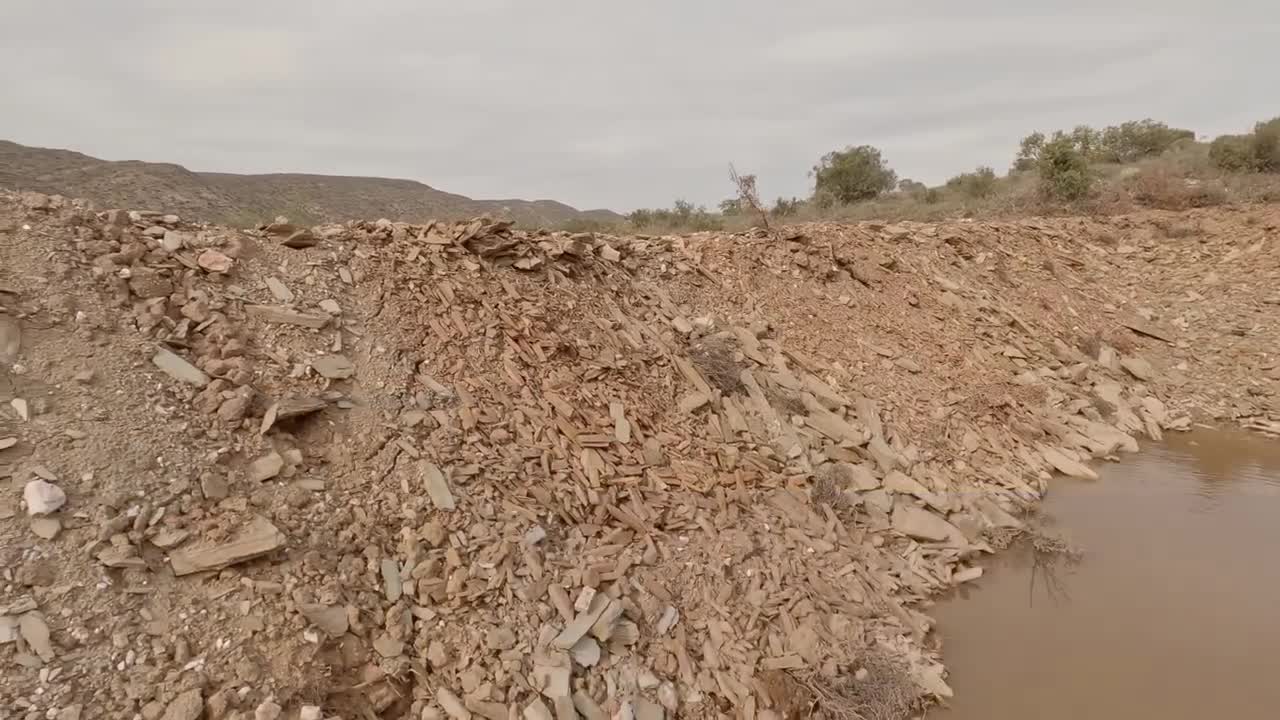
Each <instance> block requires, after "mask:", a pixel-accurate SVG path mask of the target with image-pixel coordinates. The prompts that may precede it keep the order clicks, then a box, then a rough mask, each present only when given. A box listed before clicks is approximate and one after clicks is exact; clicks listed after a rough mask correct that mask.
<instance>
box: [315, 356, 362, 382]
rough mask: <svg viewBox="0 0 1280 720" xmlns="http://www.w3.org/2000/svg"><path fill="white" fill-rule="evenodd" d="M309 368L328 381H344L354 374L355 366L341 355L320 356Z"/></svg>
mask: <svg viewBox="0 0 1280 720" xmlns="http://www.w3.org/2000/svg"><path fill="white" fill-rule="evenodd" d="M311 367H312V369H314V370H315V371H316V372H318V373H320V377H324V378H328V379H330V380H346V379H347V378H349V377H351V376H352V375H355V374H356V367H355V365H352V364H351V361H350V360H348V359H347V358H345V357H343V356H342V355H321V356H320V357H318V358H316V359H315V360H312V361H311Z"/></svg>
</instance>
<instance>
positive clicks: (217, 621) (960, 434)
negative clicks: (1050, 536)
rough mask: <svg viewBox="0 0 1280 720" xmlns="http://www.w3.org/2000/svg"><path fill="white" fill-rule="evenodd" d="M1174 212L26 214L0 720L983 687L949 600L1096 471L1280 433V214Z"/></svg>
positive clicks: (671, 712) (12, 299)
mask: <svg viewBox="0 0 1280 720" xmlns="http://www.w3.org/2000/svg"><path fill="white" fill-rule="evenodd" d="M1162 217H1163V216H1162V215H1160V214H1154V213H1153V214H1149V215H1140V216H1133V217H1120V218H1107V219H1078V218H1063V219H1055V220H1026V221H1021V222H1004V223H983V222H964V223H954V224H940V225H932V224H914V223H903V224H898V225H883V224H860V225H850V226H838V225H821V224H818V225H805V226H798V227H796V228H791V229H788V232H787V233H786V236H785V237H777V236H772V235H768V234H766V233H763V232H753V233H745V234H740V235H734V236H727V235H716V234H699V235H694V236H688V237H651V236H637V237H631V238H616V237H609V236H604V235H598V234H587V233H584V234H568V233H547V232H526V231H523V230H518V229H516V228H513V227H512V226H511V225H510V223H508V222H498V221H493V220H489V219H484V218H482V219H477V220H474V221H471V222H466V223H439V222H437V223H428V224H425V225H415V224H406V223H399V222H394V221H391V220H378V221H376V222H352V223H348V224H345V225H326V226H320V227H316V228H299V227H296V226H293V225H290V224H288V223H287V221H283V220H280V221H278V222H276V223H273V224H271V225H268V226H264V227H263V228H260V229H259V230H256V231H235V230H230V229H226V228H219V227H213V226H206V225H200V224H196V223H191V222H189V221H186V220H184V219H181V218H179V217H177V216H172V215H165V214H163V213H161V212H159V211H121V210H105V211H97V210H94V209H91V208H89V207H88V206H87V205H86V204H85V203H83V202H79V201H70V200H67V199H65V198H58V197H49V196H38V197H37V196H36V194H24V195H4V196H3V197H0V220H6V219H12V220H13V222H10V223H7V224H6V223H0V228H7V229H4V230H0V233H3V234H4V242H3V243H0V360H2V361H3V363H0V400H4V401H5V402H4V403H3V404H0V478H3V479H4V480H5V481H7V483H6V487H8V488H9V490H8V491H7V494H5V495H0V540H2V542H0V547H2V548H3V551H2V552H3V558H4V563H3V564H2V565H0V572H2V573H3V576H2V577H0V663H2V664H3V666H4V668H5V672H4V673H3V674H2V675H0V707H4V708H6V709H9V708H12V709H13V714H14V716H15V717H22V718H24V720H25V719H27V718H30V719H31V720H34V719H35V718H42V717H62V716H65V717H71V716H72V715H69V714H68V713H74V716H76V717H82V718H86V719H89V718H118V717H126V718H127V717H135V716H141V717H145V718H162V719H164V720H187V719H194V718H198V717H205V718H209V719H210V720H218V719H226V720H233V719H234V720H248V719H249V718H255V719H256V718H277V717H286V718H292V717H308V718H330V719H332V718H344V719H346V720H357V719H359V720H367V719H368V718H370V717H374V718H388V719H389V718H412V719H413V720H419V719H420V718H443V717H449V718H500V719H503V720H506V719H508V718H512V717H524V718H530V719H531V720H532V719H538V720H541V719H543V718H556V719H557V720H561V719H563V718H579V717H580V718H588V719H589V720H595V719H597V718H609V717H631V718H645V719H649V718H653V719H655V720H657V719H660V718H664V717H666V718H673V717H681V718H685V717H689V718H700V717H708V718H718V717H759V718H769V717H794V716H800V715H797V713H805V714H807V713H810V712H812V713H814V714H815V715H817V716H824V713H826V715H825V716H828V717H829V716H832V715H833V714H834V713H835V712H836V709H835V708H829V707H828V708H824V707H823V702H828V701H829V699H830V698H833V697H837V696H838V695H839V693H835V692H834V691H833V692H825V691H824V692H817V693H815V692H814V688H817V689H819V690H822V689H824V688H827V689H829V688H837V687H848V683H859V682H883V681H885V676H886V675H889V676H891V677H890V680H892V681H894V682H898V683H899V685H898V686H897V687H902V688H908V689H909V692H906V691H904V693H899V694H898V695H897V696H896V697H898V698H903V697H906V698H908V699H914V698H917V697H937V696H940V697H946V696H948V695H949V694H950V689H949V687H947V684H946V681H945V668H944V667H943V665H942V664H941V654H940V651H939V648H938V646H937V643H936V640H935V638H934V637H933V635H932V634H931V633H930V630H931V627H932V620H931V619H930V618H929V617H928V615H927V614H926V610H927V607H928V601H929V599H930V598H931V597H932V596H934V595H936V594H937V593H939V592H942V591H944V590H946V589H948V588H951V587H954V586H955V585H957V584H961V583H970V582H979V583H980V582H981V574H982V568H981V566H980V565H979V564H978V563H979V562H980V560H981V558H982V556H983V555H984V554H986V553H988V552H990V550H991V545H990V544H989V543H988V535H989V533H991V532H993V531H994V530H996V529H999V528H1010V527H1018V526H1019V525H1020V524H1021V522H1022V521H1021V520H1020V517H1021V515H1022V513H1023V512H1024V511H1025V510H1027V509H1029V508H1031V507H1033V506H1034V505H1035V503H1036V502H1037V501H1038V500H1039V498H1040V497H1041V495H1042V494H1043V493H1044V492H1045V490H1046V488H1047V487H1048V483H1049V482H1050V478H1051V475H1052V473H1055V472H1056V473H1065V474H1069V475H1074V476H1077V477H1084V478H1089V477H1096V471H1095V470H1094V469H1093V468H1092V467H1091V464H1092V463H1093V462H1095V461H1096V460H1098V459H1105V458H1110V457H1114V456H1115V455H1116V454H1117V453H1120V452H1132V451H1136V450H1137V449H1138V445H1139V440H1140V439H1141V440H1157V439H1159V438H1160V437H1161V436H1162V433H1164V432H1168V431H1174V430H1185V429H1188V428H1189V427H1191V425H1192V424H1193V423H1194V422H1215V421H1216V422H1226V423H1236V424H1239V425H1241V426H1245V427H1251V428H1255V429H1257V430H1259V431H1260V432H1268V431H1270V432H1276V433H1278V434H1280V405H1278V404H1277V400H1276V384H1277V382H1280V358H1277V355H1276V352H1277V351H1276V348H1277V347H1280V344H1278V343H1277V341H1278V340H1280V323H1275V322H1273V321H1272V320H1273V319H1274V317H1275V313H1276V312H1277V307H1280V296H1276V297H1274V298H1273V296H1274V295H1275V293H1274V290H1272V288H1274V287H1277V286H1280V250H1278V249H1277V243H1278V242H1280V239H1278V238H1280V235H1278V233H1280V211H1277V210H1276V209H1275V208H1270V207H1263V208H1250V209H1238V210H1214V211H1194V212H1192V213H1189V214H1187V215H1185V216H1183V217H1184V220H1185V221H1187V222H1195V223H1198V224H1199V225H1198V226H1199V227H1200V228H1201V230H1202V233H1201V234H1200V235H1199V236H1197V237H1186V238H1177V239H1171V238H1166V237H1163V236H1161V235H1160V234H1159V230H1158V228H1159V223H1158V222H1156V221H1157V220H1159V219H1160V218H1162ZM1241 218H1247V220H1241ZM1210 297H1211V298H1212V302H1206V298H1210ZM1273 300H1274V301H1273ZM11 440H12V441H11ZM68 498H70V499H71V501H70V502H68ZM19 503H21V506H20V505H19ZM23 506H25V508H26V513H23V511H22V509H21V507H23ZM869 668H870V670H871V672H870V673H868V669H869Z"/></svg>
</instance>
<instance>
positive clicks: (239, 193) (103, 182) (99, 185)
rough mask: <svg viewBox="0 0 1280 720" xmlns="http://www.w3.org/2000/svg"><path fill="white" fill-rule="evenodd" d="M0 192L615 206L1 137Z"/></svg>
mask: <svg viewBox="0 0 1280 720" xmlns="http://www.w3.org/2000/svg"><path fill="white" fill-rule="evenodd" d="M0 187H5V188H9V189H11V190H27V191H35V192H41V193H46V194H59V195H64V196H67V197H84V198H89V199H91V200H93V201H94V202H97V203H100V204H101V205H103V206H105V207H154V208H165V209H166V210H169V211H174V212H179V213H182V214H184V215H190V216H195V217H200V218H203V219H207V220H210V221H213V222H218V223H221V224H227V225H237V226H250V225H255V224H258V223H261V222H266V221H270V220H271V219H272V218H273V217H275V216H276V215H287V216H288V217H289V218H291V219H292V220H295V221H298V222H305V223H321V222H334V221H342V220H346V219H348V218H352V217H390V218H397V219H404V220H407V221H411V222H426V221H428V220H432V219H462V218H470V217H473V216H476V215H490V216H493V217H496V218H501V219H510V220H514V221H516V222H517V223H519V224H521V225H529V226H556V225H563V224H565V223H568V222H571V221H575V220H582V221H603V222H612V221H617V220H620V219H621V216H620V215H618V214H616V213H614V212H612V211H609V210H578V209H577V208H574V207H572V206H570V205H567V204H565V203H562V202H558V201H556V200H549V199H538V200H520V199H514V198H509V199H474V198H470V197H467V196H465V195H460V194H457V193H451V192H447V191H444V190H440V189H438V188H435V187H433V186H431V185H428V184H426V183H423V182H419V181H417V180H412V179H408V178H384V177H374V176H361V175H321V174H314V173H295V172H277V173H264V174H243V173H226V172H201V171H196V170H191V169H188V168H186V167H184V166H182V165H178V164H175V163H168V162H150V161H143V160H102V159H100V158H96V157H93V156H91V155H86V154H84V153H81V152H77V151H74V150H65V149H59V148H40V147H31V146H27V145H22V144H20V143H16V142H12V141H8V140H0Z"/></svg>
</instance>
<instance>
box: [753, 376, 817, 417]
mask: <svg viewBox="0 0 1280 720" xmlns="http://www.w3.org/2000/svg"><path fill="white" fill-rule="evenodd" d="M763 389H764V396H765V398H766V399H767V400H768V401H769V404H770V405H772V406H773V407H774V409H775V410H781V411H782V412H784V413H786V415H787V418H785V419H787V420H788V421H789V420H790V416H792V415H804V414H806V413H808V412H809V409H808V408H806V407H805V406H804V401H803V400H801V399H800V394H799V393H796V392H793V391H791V390H787V389H786V388H782V387H778V386H777V385H774V384H773V383H767V384H766V385H765V386H764V388H763Z"/></svg>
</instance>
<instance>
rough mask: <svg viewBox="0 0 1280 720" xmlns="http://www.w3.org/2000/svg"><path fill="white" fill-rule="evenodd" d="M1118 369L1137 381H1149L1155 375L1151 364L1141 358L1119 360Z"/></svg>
mask: <svg viewBox="0 0 1280 720" xmlns="http://www.w3.org/2000/svg"><path fill="white" fill-rule="evenodd" d="M1120 367H1122V368H1124V369H1125V371H1126V372H1128V373H1129V374H1130V375H1132V376H1134V377H1135V378H1137V379H1139V380H1150V379H1151V378H1152V377H1154V376H1155V374H1156V373H1155V370H1153V369H1152V368H1151V363H1149V362H1147V361H1146V360H1143V359H1142V358H1136V357H1126V358H1121V360H1120Z"/></svg>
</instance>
